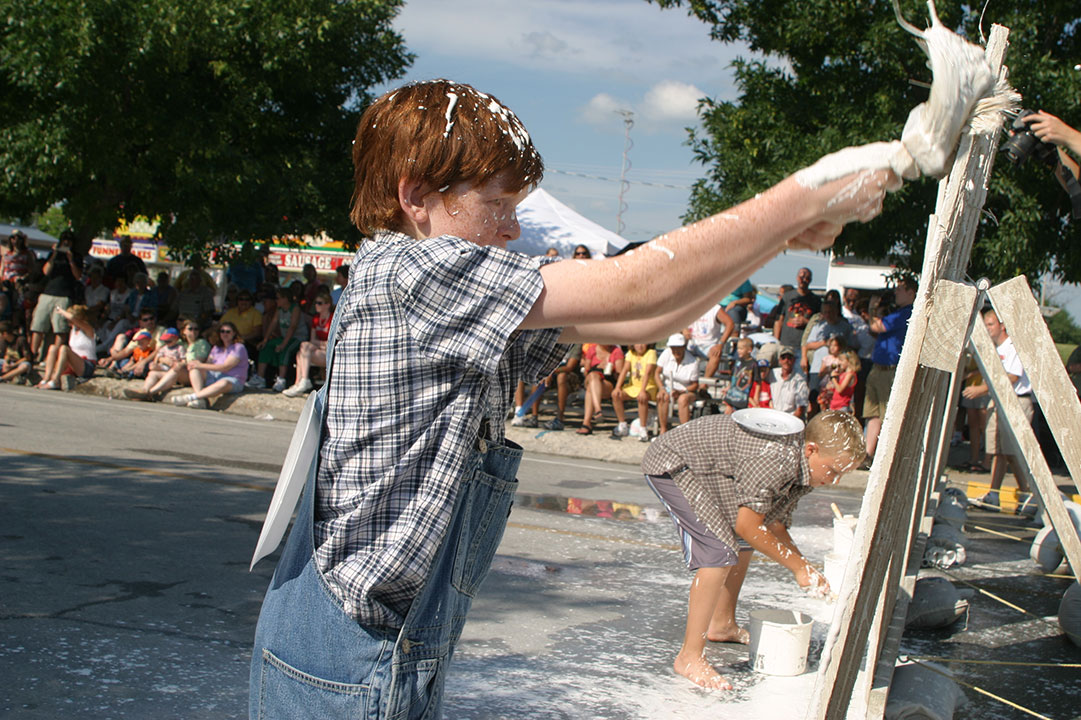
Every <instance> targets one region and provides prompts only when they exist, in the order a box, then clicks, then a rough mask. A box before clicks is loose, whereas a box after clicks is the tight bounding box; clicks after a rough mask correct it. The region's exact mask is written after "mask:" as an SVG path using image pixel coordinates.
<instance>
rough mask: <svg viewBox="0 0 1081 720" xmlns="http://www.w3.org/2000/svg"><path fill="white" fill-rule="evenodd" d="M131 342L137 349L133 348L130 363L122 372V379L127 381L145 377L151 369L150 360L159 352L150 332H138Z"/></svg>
mask: <svg viewBox="0 0 1081 720" xmlns="http://www.w3.org/2000/svg"><path fill="white" fill-rule="evenodd" d="M131 341H132V342H133V343H135V347H134V348H132V351H131V357H130V358H129V362H128V363H127V364H126V365H124V368H123V369H122V370H120V377H122V378H124V379H126V380H131V379H133V378H141V377H145V376H146V373H147V370H148V369H149V367H150V360H151V359H152V358H153V357H154V353H155V352H157V350H158V345H157V343H156V342H155V341H154V336H153V335H151V334H150V331H149V330H136V331H135V334H134V335H132V337H131ZM114 369H119V368H114Z"/></svg>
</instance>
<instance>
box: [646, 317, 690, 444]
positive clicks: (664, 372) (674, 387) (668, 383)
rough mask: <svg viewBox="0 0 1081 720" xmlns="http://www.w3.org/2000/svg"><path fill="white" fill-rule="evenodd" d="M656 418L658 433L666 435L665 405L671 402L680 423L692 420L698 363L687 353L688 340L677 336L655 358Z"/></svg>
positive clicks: (679, 335) (672, 337) (671, 338)
mask: <svg viewBox="0 0 1081 720" xmlns="http://www.w3.org/2000/svg"><path fill="white" fill-rule="evenodd" d="M656 373H657V374H656V379H657V387H659V388H660V390H659V391H658V393H657V419H658V421H659V422H660V425H661V434H662V435H663V434H664V433H666V432H668V406H669V404H670V403H671V402H672V400H673V399H675V401H676V407H677V409H678V411H679V422H680V423H686V422H690V420H691V404H692V403H693V402H694V398H695V393H696V392H698V360H697V359H695V358H694V357H693V356H691V355H688V354H687V339H686V338H685V337H683V335H681V334H680V333H676V334H674V335H672V336H671V337H670V338H668V348H667V349H666V350H665V351H664V352H663V353H661V356H660V357H659V358H657V370H656Z"/></svg>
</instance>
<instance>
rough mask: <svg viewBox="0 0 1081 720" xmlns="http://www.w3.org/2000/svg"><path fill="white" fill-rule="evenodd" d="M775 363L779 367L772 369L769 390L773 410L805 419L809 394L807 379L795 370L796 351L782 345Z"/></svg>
mask: <svg viewBox="0 0 1081 720" xmlns="http://www.w3.org/2000/svg"><path fill="white" fill-rule="evenodd" d="M777 362H778V363H779V364H780V367H776V368H774V369H773V375H772V377H771V382H770V388H769V389H770V396H771V400H772V404H773V409H774V410H780V411H782V412H786V413H789V414H790V415H795V416H796V417H798V418H802V419H806V418H807V407H808V405H809V404H810V394H811V392H810V388H808V387H807V378H806V377H804V375H803V373H801V372H800V371H799V370H798V369H797V368H796V351H795V350H793V349H792V348H790V347H788V346H786V345H782V346H781V348H780V350H779V351H778V360H777Z"/></svg>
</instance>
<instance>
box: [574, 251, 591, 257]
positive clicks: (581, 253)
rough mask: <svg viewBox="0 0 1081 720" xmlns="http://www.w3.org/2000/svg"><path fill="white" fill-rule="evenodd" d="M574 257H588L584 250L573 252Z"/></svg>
mask: <svg viewBox="0 0 1081 720" xmlns="http://www.w3.org/2000/svg"><path fill="white" fill-rule="evenodd" d="M574 257H589V253H587V252H584V251H579V252H576V253H574Z"/></svg>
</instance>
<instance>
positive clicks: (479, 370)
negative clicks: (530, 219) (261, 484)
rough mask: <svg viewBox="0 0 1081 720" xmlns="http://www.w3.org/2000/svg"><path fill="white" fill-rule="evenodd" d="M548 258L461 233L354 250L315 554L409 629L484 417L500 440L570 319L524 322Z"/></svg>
mask: <svg viewBox="0 0 1081 720" xmlns="http://www.w3.org/2000/svg"><path fill="white" fill-rule="evenodd" d="M540 265H541V261H540V260H539V259H538V258H530V257H528V256H525V255H522V254H520V253H514V252H508V251H506V250H503V249H500V248H494V247H481V246H479V245H476V244H474V243H471V242H468V241H466V240H462V239H460V238H456V237H449V236H444V237H438V238H432V239H428V240H414V239H413V238H411V237H409V236H407V235H402V234H398V233H379V234H377V235H376V236H375V237H374V238H372V239H371V240H366V241H365V242H364V243H363V245H362V246H361V248H360V250H359V251H358V252H357V254H356V256H355V257H354V258H353V263H352V265H351V266H350V267H351V268H352V270H351V272H350V274H349V283H348V285H347V287H346V289H345V291H344V292H343V293H342V297H341V301H340V303H339V305H338V309H337V312H338V313H340V314H341V318H340V320H339V325H338V334H337V342H336V345H335V348H334V357H333V361H332V363H333V367H332V368H331V369H330V387H329V394H328V396H327V408H328V409H327V418H326V425H325V428H324V434H323V441H322V445H321V447H320V465H319V473H318V476H317V491H316V504H315V528H314V532H315V555H316V560H317V562H318V565H319V568H320V570H322V572H323V574H324V576H325V577H326V579H327V582H328V584H329V586H330V588H331V589H332V590H333V591H334V593H335V595H337V597H338V598H339V599H340V600H341V601H342V603H343V605H344V607H345V610H346V612H348V613H349V614H350V615H351V616H352V617H354V618H356V619H357V620H358V621H359V622H361V623H362V624H365V625H369V626H374V627H389V628H394V627H401V625H402V623H403V622H404V620H405V615H406V613H407V611H408V609H409V606H410V604H411V603H412V601H413V599H414V598H415V597H416V595H417V594H418V593H419V591H420V589H421V586H422V584H423V583H424V580H425V578H426V577H427V575H428V572H429V570H430V567H431V563H432V560H433V559H434V556H435V553H436V550H437V549H438V547H439V544H440V542H441V540H442V538H443V536H444V534H445V532H446V528H447V525H448V523H449V521H450V516H451V511H452V509H453V507H454V500H455V493H456V490H457V487H458V483H459V482H460V481H461V480H462V478H463V476H464V474H465V473H466V472H467V471H468V470H469V460H470V458H471V456H472V454H473V452H474V445H475V440H476V437H477V433H478V429H479V428H480V426H481V420H482V418H483V417H487V418H488V419H489V424H490V434H491V439H492V440H494V441H496V442H502V440H503V426H504V423H503V421H504V418H505V413H506V409H507V408H508V406H509V405H510V403H511V402H512V399H513V398H512V396H513V392H514V389H515V387H516V385H517V382H518V380H519V379H523V380H525V381H526V382H535V381H536V380H537V379H538V378H539V377H542V376H544V375H545V374H547V373H548V372H550V371H551V370H552V369H554V367H555V365H556V364H557V363H558V362H559V360H560V358H561V357H562V356H563V352H564V351H565V349H566V348H565V346H562V345H556V339H557V338H558V336H559V333H560V329H558V328H552V329H546V330H533V331H519V330H517V328H518V325H520V324H521V322H522V320H523V319H524V318H525V316H526V314H527V313H528V312H529V310H530V308H532V306H533V304H534V302H535V301H536V299H537V297H538V296H539V295H540V292H541V289H542V287H543V282H542V280H541V276H540V272H539V268H540Z"/></svg>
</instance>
